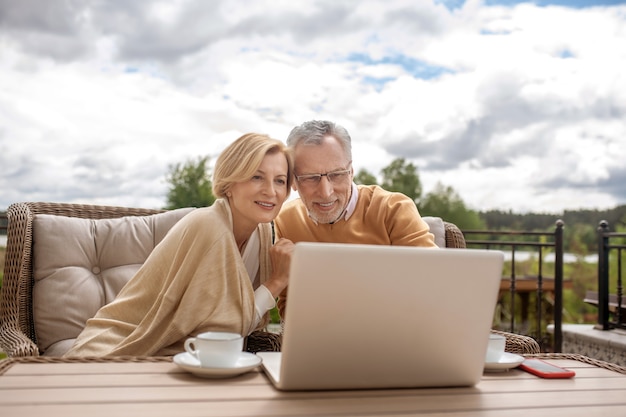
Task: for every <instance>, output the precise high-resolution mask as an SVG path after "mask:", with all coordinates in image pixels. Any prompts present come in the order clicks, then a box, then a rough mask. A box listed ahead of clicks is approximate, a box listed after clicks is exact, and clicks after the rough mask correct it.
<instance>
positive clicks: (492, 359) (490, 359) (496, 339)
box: [485, 333, 506, 363]
mask: <svg viewBox="0 0 626 417" xmlns="http://www.w3.org/2000/svg"><path fill="white" fill-rule="evenodd" d="M505 345H506V337H504V336H502V335H499V334H494V333H490V334H489V344H488V345H487V354H486V355H485V362H487V363H496V362H498V361H499V360H500V358H501V357H502V355H503V354H504V347H505Z"/></svg>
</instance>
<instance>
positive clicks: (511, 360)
mask: <svg viewBox="0 0 626 417" xmlns="http://www.w3.org/2000/svg"><path fill="white" fill-rule="evenodd" d="M522 362H524V357H523V356H520V355H516V354H514V353H509V352H504V353H503V354H502V356H500V360H499V361H498V362H485V371H502V370H506V369H511V368H515V367H516V366H518V365H519V364H521V363H522Z"/></svg>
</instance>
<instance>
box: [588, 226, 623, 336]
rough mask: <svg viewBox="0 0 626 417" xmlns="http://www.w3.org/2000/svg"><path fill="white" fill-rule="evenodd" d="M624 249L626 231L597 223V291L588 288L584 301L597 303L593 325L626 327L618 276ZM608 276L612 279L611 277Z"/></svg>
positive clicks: (621, 289)
mask: <svg viewBox="0 0 626 417" xmlns="http://www.w3.org/2000/svg"><path fill="white" fill-rule="evenodd" d="M625 249H626V233H617V232H611V231H609V223H608V222H607V221H604V220H603V221H601V222H600V224H599V226H598V292H597V294H596V295H595V297H594V293H592V292H588V293H587V297H586V298H585V301H587V302H591V303H592V304H597V305H598V324H597V325H596V328H598V329H601V330H610V329H615V328H621V329H626V323H625V321H626V302H625V301H626V300H624V297H623V295H624V286H623V280H622V260H623V258H624V254H625V252H624V250H625ZM611 277H613V278H614V279H613V280H611Z"/></svg>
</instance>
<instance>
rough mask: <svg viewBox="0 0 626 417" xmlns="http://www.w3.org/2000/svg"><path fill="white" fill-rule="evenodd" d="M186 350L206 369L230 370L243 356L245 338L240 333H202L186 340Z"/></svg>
mask: <svg viewBox="0 0 626 417" xmlns="http://www.w3.org/2000/svg"><path fill="white" fill-rule="evenodd" d="M185 350H186V351H187V352H189V354H191V355H193V356H194V357H195V358H196V359H198V360H199V361H200V364H201V365H202V366H203V367H204V368H230V367H233V366H235V364H236V363H237V360H238V359H239V357H240V355H241V351H242V350H243V337H242V336H241V335H240V334H238V333H227V332H206V333H200V334H199V335H197V336H196V337H190V338H189V339H187V340H185Z"/></svg>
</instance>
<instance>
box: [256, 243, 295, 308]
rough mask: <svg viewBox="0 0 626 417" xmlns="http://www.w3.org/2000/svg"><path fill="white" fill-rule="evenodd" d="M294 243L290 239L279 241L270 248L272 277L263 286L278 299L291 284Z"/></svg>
mask: <svg viewBox="0 0 626 417" xmlns="http://www.w3.org/2000/svg"><path fill="white" fill-rule="evenodd" d="M294 247H295V245H294V243H293V242H292V241H291V240H289V239H284V238H282V239H278V241H277V242H276V243H275V244H274V246H272V247H271V248H270V260H271V262H272V275H271V277H270V279H269V280H267V281H266V282H265V283H264V284H263V285H265V287H266V288H267V289H268V290H270V292H271V293H272V295H273V296H274V297H278V295H279V294H280V293H281V291H282V290H284V289H285V288H286V287H287V284H288V283H289V268H290V266H291V255H292V253H293V248H294Z"/></svg>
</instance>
